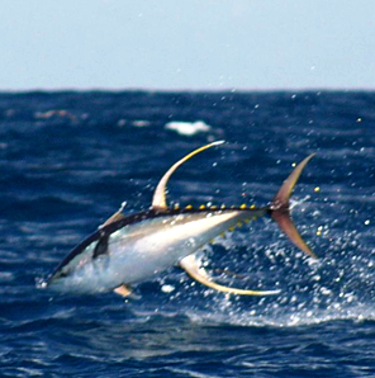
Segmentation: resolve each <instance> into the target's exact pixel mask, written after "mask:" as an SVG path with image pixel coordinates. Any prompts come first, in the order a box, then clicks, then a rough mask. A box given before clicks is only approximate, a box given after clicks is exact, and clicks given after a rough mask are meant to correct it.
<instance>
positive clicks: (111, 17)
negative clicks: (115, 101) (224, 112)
mask: <svg viewBox="0 0 375 378" xmlns="http://www.w3.org/2000/svg"><path fill="white" fill-rule="evenodd" d="M0 9H2V14H3V17H2V22H1V24H0V33H1V38H0V62H1V63H0V64H1V70H0V90H1V91H4V90H30V89H146V90H147V89H151V90H157V89H160V90H189V89H192V90H228V89H238V90H270V89H271V90H272V89H370V90H371V89H375V38H374V36H375V22H374V15H375V2H372V1H368V0H357V1H355V2H354V1H342V0H341V1H340V0H328V1H326V0H305V1H295V0H294V1H292V0H284V1H281V0H263V1H255V0H235V1H233V0H204V1H202V0H200V1H198V0H189V1H176V0H159V1H152V0H137V1H130V0H75V1H73V0H64V1H63V2H54V1H50V0H12V1H3V2H2V4H1V6H0Z"/></svg>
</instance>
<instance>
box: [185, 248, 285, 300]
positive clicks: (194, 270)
mask: <svg viewBox="0 0 375 378" xmlns="http://www.w3.org/2000/svg"><path fill="white" fill-rule="evenodd" d="M180 266H181V268H182V269H184V270H185V271H186V273H187V274H188V275H189V276H190V277H191V278H193V279H194V280H196V281H198V282H199V283H201V284H202V285H205V286H208V287H210V288H212V289H215V290H217V291H222V292H224V293H230V294H237V295H274V294H279V293H280V290H244V289H237V288H234V287H228V286H223V285H219V284H217V283H215V282H213V281H212V280H211V277H210V275H209V274H208V273H207V272H206V271H205V270H204V269H203V268H201V267H199V264H198V262H197V259H196V258H195V255H189V256H187V257H185V258H184V259H182V260H181V261H180Z"/></svg>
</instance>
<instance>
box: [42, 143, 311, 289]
mask: <svg viewBox="0 0 375 378" xmlns="http://www.w3.org/2000/svg"><path fill="white" fill-rule="evenodd" d="M222 143H223V142H222V141H219V142H214V143H210V144H208V145H205V146H203V147H200V148H198V149H196V150H194V151H193V152H191V153H190V154H188V155H186V156H185V157H184V158H182V159H181V160H179V161H178V162H177V163H175V164H174V165H173V166H172V167H171V168H170V169H169V170H168V171H167V172H166V173H165V174H164V176H163V177H162V178H161V180H160V182H159V184H158V185H157V188H156V190H155V193H154V196H153V200H152V206H151V208H150V209H149V210H147V211H143V212H140V213H137V214H130V215H125V214H124V212H123V207H122V208H120V210H119V211H117V212H116V213H115V214H113V215H112V216H111V217H110V218H109V219H108V220H107V221H106V222H105V223H104V224H103V225H101V226H100V227H99V228H98V230H97V231H96V232H94V233H93V234H92V235H90V236H89V237H88V238H86V239H85V240H84V241H83V242H81V243H80V244H79V245H78V246H76V247H75V248H74V249H73V250H72V251H71V252H70V254H69V255H68V256H67V257H66V258H65V259H64V260H63V261H62V262H61V263H60V264H59V265H58V267H57V268H56V269H55V271H54V272H53V274H52V275H51V276H50V277H49V278H48V280H47V282H46V285H45V286H48V287H51V288H53V289H56V290H59V291H63V292H77V293H98V292H107V291H111V290H113V291H115V292H116V293H118V294H120V295H123V296H127V295H129V294H130V293H131V285H132V284H135V283H139V282H143V281H146V280H147V279H150V278H151V277H153V276H155V275H157V274H159V273H161V272H163V271H165V270H166V269H168V268H170V267H172V266H176V265H179V266H180V267H181V268H182V269H184V270H185V271H186V272H187V273H188V274H189V276H190V277H192V278H193V279H195V280H196V281H198V282H200V283H201V284H203V285H206V286H208V287H210V288H212V289H215V290H218V291H222V292H226V293H233V294H238V295H271V294H276V293H278V292H279V291H278V290H264V291H259V290H245V289H238V288H233V287H227V286H223V285H220V284H218V283H216V282H214V281H213V280H212V278H211V277H210V275H209V274H208V272H207V271H205V270H204V268H202V267H200V266H199V263H198V261H197V259H196V252H197V251H199V250H200V249H201V248H202V247H203V246H204V245H206V244H207V243H209V242H210V241H212V239H214V238H215V237H217V236H219V235H220V234H222V233H223V232H225V231H226V230H229V229H232V228H234V227H236V226H238V225H239V224H242V223H247V222H249V221H250V220H252V219H257V218H259V217H262V216H266V215H270V216H271V217H272V218H273V219H274V220H275V221H276V222H277V223H278V225H279V226H280V228H281V229H282V230H283V231H284V233H285V234H286V235H287V236H288V237H289V239H290V240H291V241H292V243H294V244H295V245H296V246H297V247H298V248H299V249H301V250H302V251H304V252H305V253H306V254H308V255H309V256H310V257H313V258H316V256H315V254H314V253H313V252H312V251H311V249H310V248H309V247H308V246H307V244H306V243H305V242H304V241H303V240H302V238H301V236H300V234H299V233H298V231H297V229H296V228H295V226H294V224H293V222H292V220H291V217H290V212H289V197H290V195H291V193H292V191H293V188H294V186H295V184H296V182H297V180H298V178H299V176H300V175H301V173H302V170H303V169H304V167H305V166H306V164H307V163H308V162H309V160H310V159H311V158H312V157H313V156H314V155H310V156H308V157H307V158H305V159H304V160H303V161H302V162H301V163H300V164H299V165H298V166H297V167H296V168H295V169H294V170H293V172H292V173H291V174H290V176H289V177H288V178H287V179H286V180H285V181H284V183H283V185H282V186H281V188H280V190H279V192H278V193H277V194H276V196H275V198H274V199H273V201H272V202H271V204H270V206H267V207H261V208H256V207H255V206H251V207H248V206H244V205H241V206H239V207H230V208H226V207H224V206H221V207H206V206H201V207H199V208H197V209H196V208H193V207H192V206H191V205H189V206H186V207H185V208H183V207H181V208H180V207H179V206H176V207H174V208H170V207H168V205H167V202H166V195H165V192H166V186H167V183H168V180H169V178H170V177H171V175H172V174H173V173H174V172H175V171H176V169H177V168H178V167H180V166H181V165H182V164H183V163H185V162H186V161H187V160H189V159H190V158H192V157H193V156H195V155H197V154H198V153H200V152H202V151H204V150H206V149H208V148H211V147H214V146H218V145H220V144H222Z"/></svg>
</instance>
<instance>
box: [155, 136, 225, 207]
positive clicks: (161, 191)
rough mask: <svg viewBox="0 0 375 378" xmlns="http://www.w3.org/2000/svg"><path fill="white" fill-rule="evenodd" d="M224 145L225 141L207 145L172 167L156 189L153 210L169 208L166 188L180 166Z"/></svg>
mask: <svg viewBox="0 0 375 378" xmlns="http://www.w3.org/2000/svg"><path fill="white" fill-rule="evenodd" d="M223 143H224V141H222V140H221V141H217V142H213V143H210V144H206V145H205V146H203V147H199V148H197V149H196V150H194V151H193V152H190V154H188V155H186V156H185V157H183V158H182V159H181V160H179V161H178V162H177V163H174V164H173V165H172V167H170V168H169V169H168V171H167V172H166V173H165V174H164V176H163V177H162V178H161V180H160V181H159V184H158V186H157V187H156V189H155V192H154V197H153V199H152V208H153V209H160V210H165V209H167V208H168V205H167V201H166V198H165V191H166V188H167V183H168V180H169V178H170V177H171V176H172V174H173V173H174V172H175V171H176V169H177V168H178V167H179V166H181V165H182V164H183V163H185V162H186V161H188V160H189V159H190V158H192V157H193V156H195V155H197V154H199V153H200V152H202V151H204V150H207V149H208V148H211V147H214V146H219V145H220V144H223Z"/></svg>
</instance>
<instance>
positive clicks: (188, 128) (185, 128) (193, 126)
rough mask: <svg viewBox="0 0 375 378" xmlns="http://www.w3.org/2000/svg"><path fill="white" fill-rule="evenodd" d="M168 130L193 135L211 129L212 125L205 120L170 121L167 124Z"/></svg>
mask: <svg viewBox="0 0 375 378" xmlns="http://www.w3.org/2000/svg"><path fill="white" fill-rule="evenodd" d="M165 128H166V129H168V130H173V131H176V132H177V133H178V134H181V135H187V136H192V135H195V134H197V133H200V132H208V131H210V130H211V126H209V125H207V124H206V123H204V122H203V121H196V122H180V121H175V122H168V123H167V124H166V125H165Z"/></svg>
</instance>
